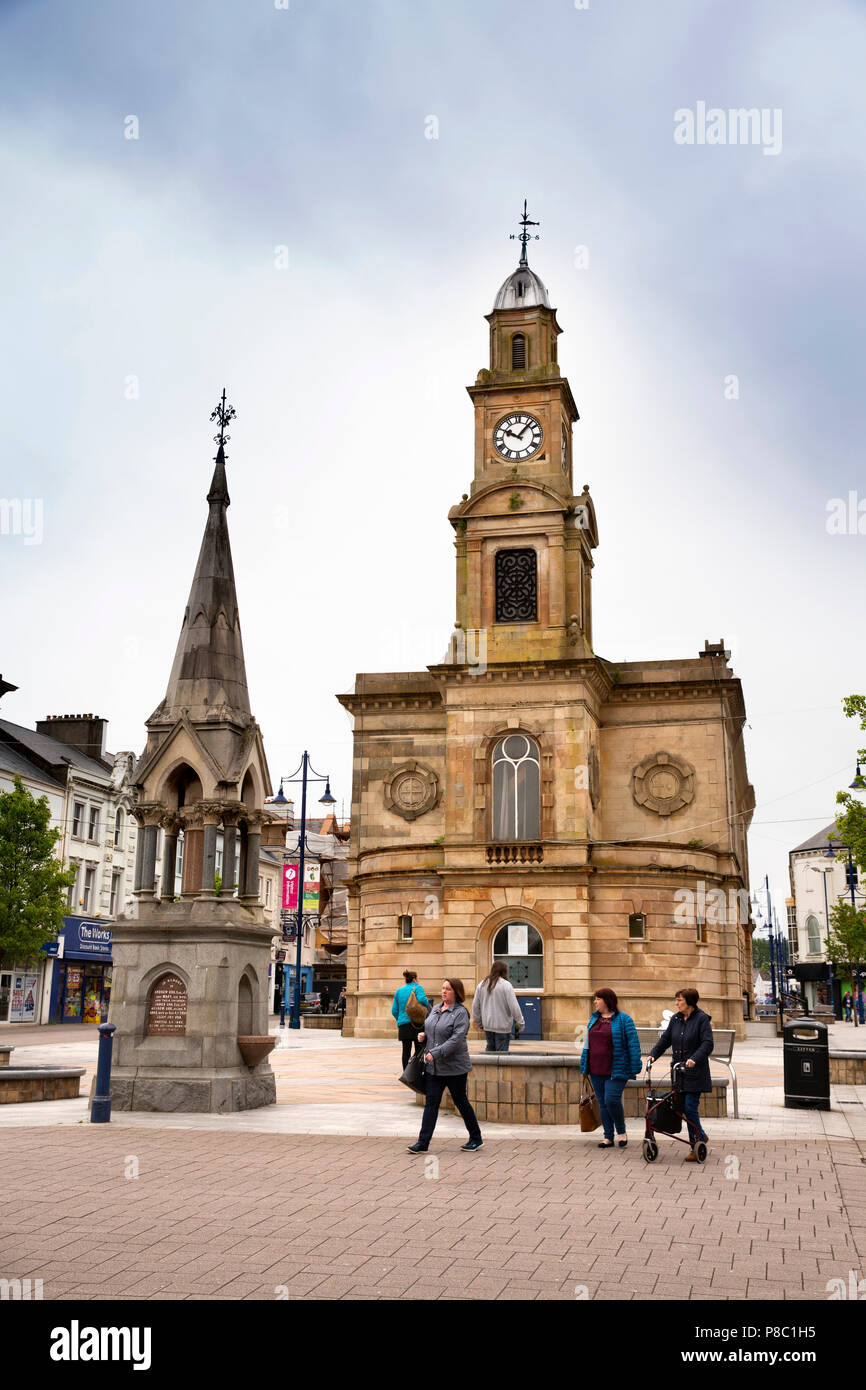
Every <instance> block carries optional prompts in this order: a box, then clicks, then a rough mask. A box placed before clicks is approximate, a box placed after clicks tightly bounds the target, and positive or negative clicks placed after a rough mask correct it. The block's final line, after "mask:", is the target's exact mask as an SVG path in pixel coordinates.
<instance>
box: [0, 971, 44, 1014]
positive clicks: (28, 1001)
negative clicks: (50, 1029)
mask: <svg viewBox="0 0 866 1390" xmlns="http://www.w3.org/2000/svg"><path fill="white" fill-rule="evenodd" d="M42 969H43V967H42V965H41V964H39V965H32V964H31V965H23V966H14V967H13V968H12V969H9V970H0V1023H37V1022H38V1021H39V1019H38V1001H39V997H40V994H41V983H42Z"/></svg>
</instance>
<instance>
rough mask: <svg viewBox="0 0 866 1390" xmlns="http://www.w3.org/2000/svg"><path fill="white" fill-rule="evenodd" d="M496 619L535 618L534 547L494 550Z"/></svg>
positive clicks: (520, 620)
mask: <svg viewBox="0 0 866 1390" xmlns="http://www.w3.org/2000/svg"><path fill="white" fill-rule="evenodd" d="M496 621H497V622H498V623H535V622H537V621H538V578H537V558H536V554H535V551H534V550H532V549H527V550H498V551H497V552H496Z"/></svg>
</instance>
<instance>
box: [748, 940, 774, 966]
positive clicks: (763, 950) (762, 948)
mask: <svg viewBox="0 0 866 1390" xmlns="http://www.w3.org/2000/svg"><path fill="white" fill-rule="evenodd" d="M752 965H753V966H754V967H755V969H756V970H769V968H770V943H769V941H768V940H767V938H766V937H765V936H753V937H752Z"/></svg>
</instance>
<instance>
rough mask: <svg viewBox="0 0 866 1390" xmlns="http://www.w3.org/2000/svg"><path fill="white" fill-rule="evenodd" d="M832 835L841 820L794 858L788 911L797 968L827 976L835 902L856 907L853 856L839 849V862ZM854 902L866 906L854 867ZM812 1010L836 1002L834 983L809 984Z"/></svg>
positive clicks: (808, 842) (790, 856)
mask: <svg viewBox="0 0 866 1390" xmlns="http://www.w3.org/2000/svg"><path fill="white" fill-rule="evenodd" d="M831 835H838V831H837V830H836V824H835V821H832V822H831V823H830V824H829V825H827V826H825V827H824V829H823V830H819V831H818V832H817V833H816V834H815V835H812V836H811V837H810V838H809V839H808V840H804V841H803V843H802V844H801V845H797V847H796V849H792V850H791V851H790V852H789V854H788V869H789V874H790V879H791V895H792V896H791V898H789V899H788V900H787V907H788V949H789V953H790V957H791V961H792V963H793V964H796V965H799V966H811V967H817V968H816V970H815V974H816V975H819V976H820V975H821V974H824V975H826V973H827V972H826V971H823V972H822V971H821V970H820V967H821V966H824V965H826V963H827V930H828V926H829V917H830V913H831V911H832V909H833V905H834V903H837V902H838V901H839V899H840V898H841V899H845V900H847V901H849V902H850V900H851V888H850V885H849V882H848V856H847V853H846V851H845V850H843V849H840V848H839V847H838V845H834V849H835V855H836V857H835V858H832V859H831V858H830V856H829V854H828V849H829V846H830V843H831V841H830V839H829V837H830V836H831ZM852 868H853V875H854V897H855V901H856V903H857V904H858V906H862V905H863V903H864V901H866V894H864V893H863V892H862V891H861V888H860V884H859V882H858V878H857V866H856V864H855V865H853V866H852ZM803 985H804V987H805V990H806V994H807V997H808V999H809V1004H810V1006H812V1005H814V1004H824V1003H831V1002H832V1001H831V1000H830V997H829V986H828V983H827V982H825V981H822V980H821V979H820V978H819V979H814V980H808V979H807V980H804V981H803Z"/></svg>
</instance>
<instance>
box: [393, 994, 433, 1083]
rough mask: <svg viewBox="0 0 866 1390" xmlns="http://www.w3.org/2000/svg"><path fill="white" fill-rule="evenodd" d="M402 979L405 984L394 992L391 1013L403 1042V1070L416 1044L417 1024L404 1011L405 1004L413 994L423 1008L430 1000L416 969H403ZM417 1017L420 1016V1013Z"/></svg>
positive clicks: (398, 1035)
mask: <svg viewBox="0 0 866 1390" xmlns="http://www.w3.org/2000/svg"><path fill="white" fill-rule="evenodd" d="M403 979H404V981H405V984H402V985H401V986H400V988H399V989H398V990H397V991H396V993H395V994H394V1000H393V1003H392V1004H391V1013H392V1014H393V1015H394V1018H395V1019H396V1020H397V1037H398V1038H399V1039H400V1042H401V1043H402V1044H403V1070H404V1071H405V1070H406V1064H407V1063H408V1061H409V1058H410V1057H411V1056H412V1051H413V1049H414V1048H415V1047H417V1045H418V1024H417V1023H413V1021H412V1019H411V1018H410V1016H409V1014H408V1013H407V1012H406V1005H407V1004H408V1003H409V1001H410V999H411V998H412V995H413V994H414V996H415V998H416V999H417V1001H418V1003H419V1004H422V1005H423V1006H424V1008H425V1009H426V1008H429V1006H430V1000H429V999H428V998H427V995H426V994H425V993H424V991H423V989H422V988H421V986H420V985H419V983H418V972H417V971H416V970H404V971H403ZM418 1017H420V1014H419V1015H418Z"/></svg>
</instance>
